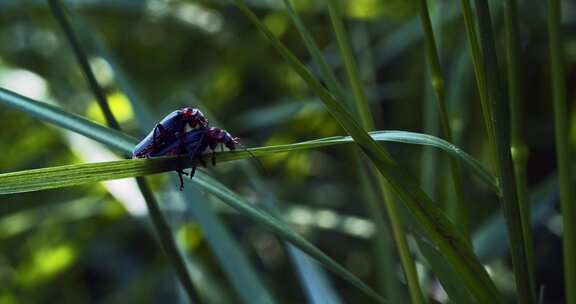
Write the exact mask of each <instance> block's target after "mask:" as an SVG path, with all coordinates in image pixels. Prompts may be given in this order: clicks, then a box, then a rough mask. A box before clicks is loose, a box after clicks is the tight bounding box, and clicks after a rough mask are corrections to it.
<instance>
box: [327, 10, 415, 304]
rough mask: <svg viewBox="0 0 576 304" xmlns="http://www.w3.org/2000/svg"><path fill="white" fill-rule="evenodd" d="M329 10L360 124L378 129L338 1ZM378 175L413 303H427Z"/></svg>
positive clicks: (389, 193) (396, 213)
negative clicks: (375, 125) (341, 16)
mask: <svg viewBox="0 0 576 304" xmlns="http://www.w3.org/2000/svg"><path fill="white" fill-rule="evenodd" d="M327 2H328V11H329V14H330V20H331V21H332V27H333V28H334V32H335V34H336V40H337V41H338V46H339V48H340V53H341V55H342V57H343V60H344V66H345V69H346V74H347V75H348V81H349V83H350V87H351V88H352V94H353V96H354V104H355V109H356V113H357V115H358V117H359V118H360V123H361V125H362V127H363V128H364V129H366V130H374V119H373V117H372V113H371V112H370V108H369V106H368V101H367V99H366V95H365V94H364V89H363V88H362V84H361V81H360V77H359V73H358V66H357V64H356V61H355V60H354V56H353V55H352V51H351V50H350V46H349V42H348V41H347V38H346V37H347V34H346V29H345V28H344V24H343V22H342V19H341V18H340V15H339V12H338V8H337V6H336V3H335V2H334V0H328V1H327ZM373 174H375V175H376V176H377V178H378V183H379V185H380V187H379V189H380V191H382V192H381V195H382V197H383V198H384V204H385V207H386V212H387V214H388V219H389V220H390V226H391V227H392V233H393V235H394V240H395V242H396V246H397V247H398V252H399V255H400V262H401V264H402V268H403V269H404V274H405V275H406V281H407V282H408V290H409V292H410V298H411V300H412V303H424V297H423V295H422V291H421V289H420V283H419V282H418V274H417V272H416V267H415V265H414V260H413V259H412V256H411V254H410V250H409V248H408V242H407V241H406V235H405V233H404V227H403V225H402V220H401V218H400V214H399V211H398V209H397V208H398V206H397V205H396V204H397V203H396V202H395V200H394V196H393V194H392V191H391V189H390V186H389V185H388V182H387V181H386V179H384V177H383V176H382V174H379V173H378V172H377V171H376V170H373Z"/></svg>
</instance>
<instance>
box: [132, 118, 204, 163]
mask: <svg viewBox="0 0 576 304" xmlns="http://www.w3.org/2000/svg"><path fill="white" fill-rule="evenodd" d="M187 125H188V126H190V128H192V129H196V128H199V129H206V128H208V120H207V119H206V117H205V116H204V114H203V113H202V112H200V110H198V109H196V108H191V107H184V108H181V109H179V110H176V111H173V112H172V113H170V114H168V115H166V117H164V118H163V119H162V120H161V121H160V122H159V123H158V124H157V125H156V126H155V127H154V129H153V130H152V131H150V133H148V135H146V137H144V139H142V141H140V142H139V143H138V144H137V145H136V147H134V150H132V155H133V156H134V158H144V157H148V156H150V154H151V153H153V152H154V151H156V150H157V149H158V148H159V147H160V146H162V145H163V144H168V143H170V142H172V141H173V140H174V139H176V138H177V137H179V136H183V135H184V133H185V131H186V126H187Z"/></svg>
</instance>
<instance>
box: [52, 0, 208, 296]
mask: <svg viewBox="0 0 576 304" xmlns="http://www.w3.org/2000/svg"><path fill="white" fill-rule="evenodd" d="M48 5H49V7H50V11H51V12H52V14H53V15H54V18H55V19H56V20H57V21H58V23H59V25H60V27H61V28H62V30H63V31H64V34H65V36H66V39H67V41H68V43H69V44H70V46H71V47H72V50H73V52H74V55H75V57H76V59H77V61H78V64H79V65H80V68H81V70H82V73H83V75H84V77H85V78H86V81H87V82H88V85H89V86H90V89H91V91H92V93H93V94H94V97H95V98H96V100H97V102H98V105H99V107H100V109H101V110H102V112H103V114H104V117H105V118H106V123H107V124H108V126H109V127H111V128H112V129H116V130H117V131H120V125H119V124H118V121H117V120H116V118H115V117H114V115H113V114H112V111H111V110H110V106H109V103H108V100H107V98H106V95H105V93H104V91H103V90H102V88H101V87H100V86H99V84H98V82H97V80H96V77H95V76H94V72H93V71H92V68H91V67H90V64H89V62H88V56H87V55H86V53H85V52H84V50H83V48H82V46H81V44H80V42H79V41H78V39H77V37H76V34H75V33H74V30H73V28H72V26H71V25H70V23H69V21H68V19H67V18H66V14H65V13H64V8H63V7H62V5H61V4H60V0H48ZM136 182H137V184H138V188H140V191H141V192H142V195H143V196H144V201H145V202H146V206H147V208H148V211H149V214H150V217H151V218H152V223H153V224H154V225H153V226H154V228H155V229H156V233H157V237H158V239H159V240H160V243H161V244H162V248H163V249H164V251H165V253H166V255H167V256H168V258H169V259H170V261H171V262H172V264H173V266H174V269H175V270H176V275H177V277H178V279H179V281H180V283H181V284H182V287H183V288H184V290H186V294H187V295H188V298H189V300H190V301H191V302H192V303H202V300H201V298H200V294H199V292H198V288H197V287H196V286H195V283H194V281H193V280H192V275H191V274H190V272H189V270H188V268H187V266H186V262H185V261H184V257H183V255H182V253H181V252H180V250H179V249H178V245H177V244H176V241H175V239H174V236H173V235H172V230H171V229H170V227H169V226H168V222H167V221H166V219H165V218H164V215H163V214H162V211H161V210H160V207H158V202H157V201H156V198H155V197H154V195H153V193H152V191H151V190H150V187H149V186H148V183H147V182H146V180H145V179H144V178H137V179H136Z"/></svg>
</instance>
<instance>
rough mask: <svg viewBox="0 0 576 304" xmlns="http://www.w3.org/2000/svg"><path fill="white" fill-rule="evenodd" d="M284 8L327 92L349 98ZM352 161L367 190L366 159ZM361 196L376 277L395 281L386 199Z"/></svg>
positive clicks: (289, 7) (371, 171)
mask: <svg viewBox="0 0 576 304" xmlns="http://www.w3.org/2000/svg"><path fill="white" fill-rule="evenodd" d="M284 5H285V7H286V9H287V11H288V15H289V16H290V18H291V19H292V21H293V22H294V24H295V25H296V28H297V30H298V32H299V33H300V36H301V37H302V40H303V41H304V44H305V45H306V48H307V49H308V52H309V53H310V54H311V56H312V58H313V61H314V63H315V64H316V65H317V66H318V67H319V70H320V73H321V75H322V78H323V79H324V80H325V81H326V84H327V86H328V88H329V89H330V91H331V92H333V93H334V94H335V95H336V96H337V97H338V98H339V99H341V100H348V95H347V94H346V92H344V89H343V88H342V86H341V85H340V83H339V82H338V81H337V79H336V76H335V75H334V73H333V71H332V69H331V68H330V66H329V65H328V63H327V62H326V60H324V57H323V56H322V52H321V51H320V49H319V47H318V45H317V44H316V43H315V41H314V40H313V38H312V35H311V34H310V33H309V32H308V30H307V29H306V27H305V26H304V24H303V22H302V20H301V19H300V17H299V16H298V14H297V13H296V12H295V10H294V8H293V7H292V5H291V4H290V1H289V0H284ZM359 93H362V92H359ZM355 100H356V99H355ZM307 104H308V105H309V104H310V103H307ZM370 129H373V128H370ZM354 159H355V161H356V162H357V163H358V166H356V168H358V169H357V174H358V175H359V177H360V180H361V181H362V182H361V183H362V185H363V186H364V187H366V188H368V187H370V185H368V182H369V178H368V175H369V174H372V175H374V171H375V170H374V169H372V168H370V169H368V170H366V169H364V167H366V166H367V165H366V160H365V159H361V156H360V153H359V151H358V150H355V152H354ZM366 193H369V192H366ZM364 196H365V199H364V201H365V202H366V204H367V207H368V209H369V210H370V216H371V217H372V219H373V220H374V222H375V224H376V225H377V226H378V227H379V228H378V230H377V231H376V234H375V237H374V242H375V245H376V247H375V248H376V258H377V259H378V260H377V264H378V266H379V269H380V271H379V276H380V277H381V281H382V279H384V278H385V279H387V280H390V281H397V278H396V274H395V273H393V272H390V271H389V269H383V267H384V265H386V264H393V263H394V262H393V260H394V257H393V256H392V252H393V251H392V250H386V249H387V248H388V247H389V246H388V245H387V242H388V240H387V237H388V236H387V235H385V234H384V233H385V232H386V230H387V228H386V227H387V223H386V220H385V218H384V210H383V208H382V206H381V204H380V201H385V199H384V198H383V197H379V198H376V197H375V196H369V195H368V194H365V195H364ZM376 200H377V201H376ZM398 247H399V248H400V247H401V246H398ZM404 248H405V246H404ZM402 261H405V259H402ZM408 277H410V278H412V277H413V276H408ZM410 281H411V282H412V280H410ZM390 284H394V283H393V282H388V285H386V287H387V286H390ZM381 286H382V285H381ZM386 289H387V288H382V290H386ZM388 289H389V288H388ZM393 293H397V289H395V290H390V289H389V290H388V292H387V295H388V294H393Z"/></svg>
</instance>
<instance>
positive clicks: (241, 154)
mask: <svg viewBox="0 0 576 304" xmlns="http://www.w3.org/2000/svg"><path fill="white" fill-rule="evenodd" d="M371 134H372V136H373V138H374V139H375V140H378V141H390V142H402V143H410V144H418V145H431V146H435V147H439V148H441V149H443V150H444V151H448V152H450V153H452V154H453V155H457V156H458V157H461V158H462V160H463V161H464V163H466V164H469V168H470V169H471V170H472V172H474V173H476V174H477V176H478V177H479V178H481V179H483V180H484V181H486V182H487V183H488V185H492V186H493V187H496V186H495V185H494V184H491V183H493V181H494V178H493V177H492V176H490V174H489V173H488V172H487V171H486V170H485V169H483V168H482V166H481V165H480V164H479V163H478V161H476V160H475V159H473V158H472V157H471V156H469V155H467V154H466V153H464V152H462V151H461V150H459V149H458V148H455V147H454V146H451V145H449V144H447V143H446V142H444V141H442V140H441V139H439V138H435V137H433V136H430V135H423V134H418V133H411V132H404V131H377V132H372V133H371ZM433 139H435V140H433ZM352 142H353V139H352V138H351V137H349V136H339V137H329V138H323V139H317V140H311V141H306V142H300V143H295V144H286V145H277V146H267V147H259V148H250V149H248V151H234V152H231V151H227V152H218V153H216V159H217V161H218V162H226V161H232V160H239V159H245V158H250V157H252V156H257V157H265V156H267V155H271V154H274V153H283V152H291V151H298V150H304V149H314V148H320V147H327V146H332V145H337V144H345V143H352ZM206 157H209V156H206ZM196 165H198V164H196ZM183 166H184V167H189V166H191V163H190V161H189V160H182V159H178V158H177V157H162V158H154V159H147V160H145V159H141V160H118V161H111V162H102V163H91V164H77V165H67V166H60V167H49V168H41V169H32V170H25V171H18V172H11V173H3V174H0V194H8V193H21V192H30V191H38V190H45V189H54V188H61V187H70V186H78V185H83V184H86V183H95V182H101V181H106V180H112V179H121V178H127V177H138V176H146V175H150V174H156V173H161V172H168V171H172V170H175V169H177V168H179V167H183Z"/></svg>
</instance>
